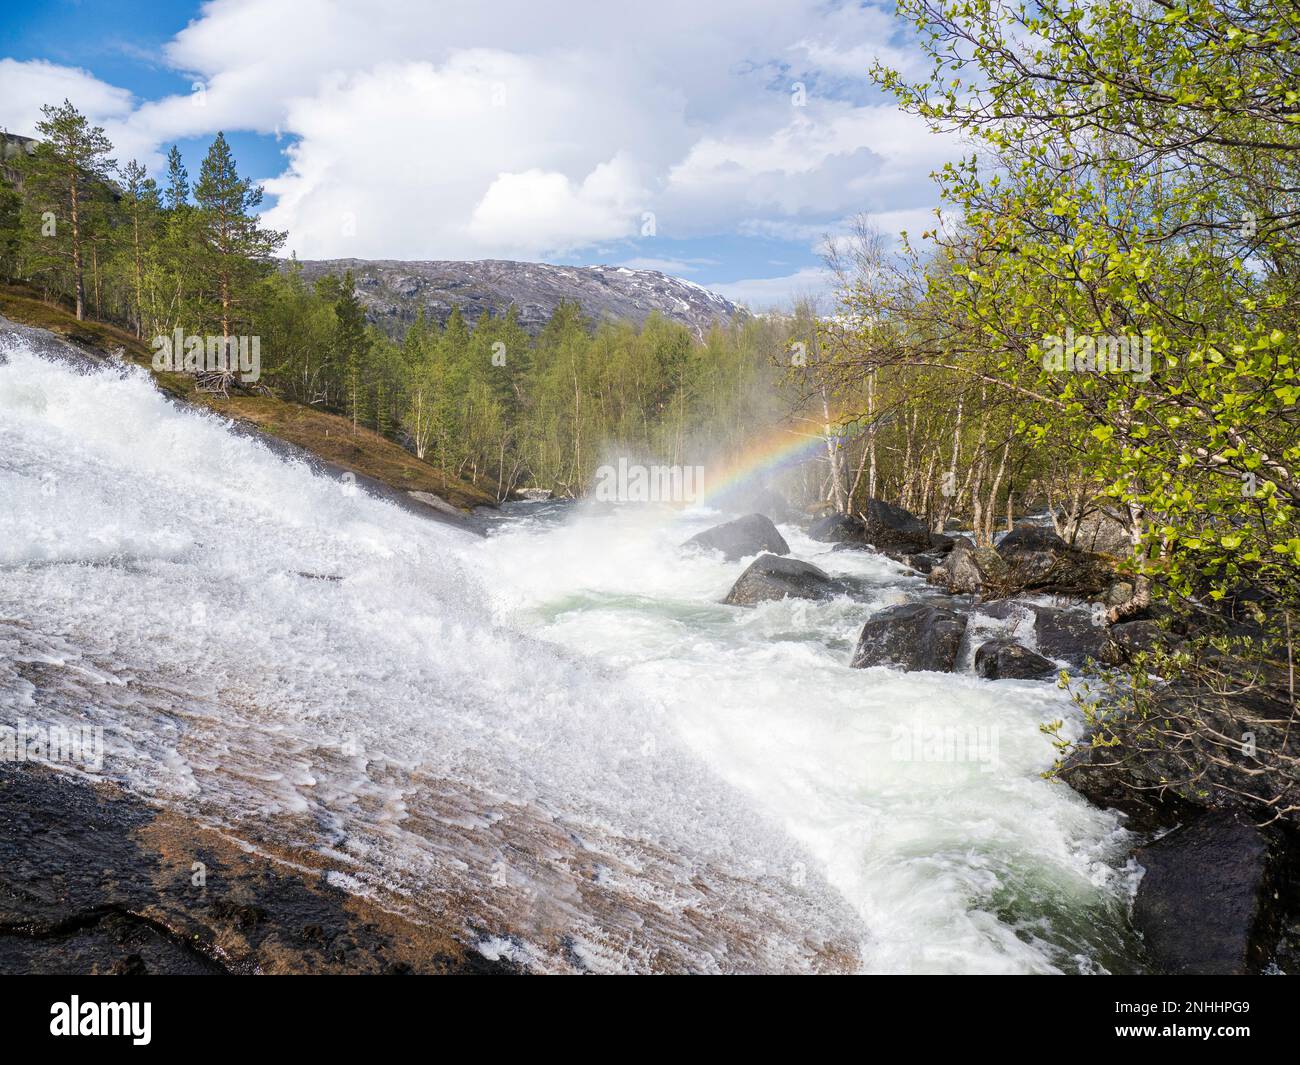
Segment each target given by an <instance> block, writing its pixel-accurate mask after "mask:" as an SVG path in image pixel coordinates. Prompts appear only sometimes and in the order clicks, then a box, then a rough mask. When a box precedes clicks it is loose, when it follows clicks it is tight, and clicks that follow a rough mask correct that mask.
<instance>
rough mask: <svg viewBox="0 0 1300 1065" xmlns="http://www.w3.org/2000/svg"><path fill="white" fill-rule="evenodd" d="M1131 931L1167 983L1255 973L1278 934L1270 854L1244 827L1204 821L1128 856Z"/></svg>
mask: <svg viewBox="0 0 1300 1065" xmlns="http://www.w3.org/2000/svg"><path fill="white" fill-rule="evenodd" d="M1135 857H1136V858H1137V862H1138V864H1139V865H1140V866H1142V868H1143V869H1145V870H1146V872H1145V873H1144V875H1143V877H1142V880H1141V881H1140V882H1139V884H1138V890H1137V897H1136V898H1135V899H1134V900H1133V927H1134V928H1136V929H1137V930H1138V931H1139V932H1141V933H1142V937H1143V939H1144V940H1145V942H1146V947H1147V955H1148V961H1149V962H1150V964H1151V966H1152V967H1153V968H1154V969H1156V970H1157V971H1159V972H1161V973H1166V974H1170V975H1199V976H1236V975H1242V974H1247V973H1257V972H1259V971H1260V968H1261V967H1262V966H1263V965H1264V964H1265V962H1266V961H1267V960H1268V956H1269V952H1270V949H1271V947H1272V946H1273V944H1274V943H1275V942H1276V940H1277V937H1278V935H1279V933H1280V931H1281V925H1282V913H1281V903H1280V901H1279V895H1280V892H1279V889H1278V883H1277V881H1278V871H1277V870H1278V862H1277V855H1276V850H1275V846H1274V844H1273V841H1272V840H1271V839H1270V837H1268V836H1266V835H1265V833H1264V832H1262V831H1261V830H1260V829H1259V828H1257V827H1256V826H1255V825H1254V824H1253V823H1252V822H1251V821H1250V820H1249V819H1247V818H1245V817H1242V816H1241V815H1240V814H1236V813H1230V812H1226V811H1216V812H1211V813H1207V814H1205V815H1204V816H1202V817H1199V818H1197V819H1196V820H1195V821H1193V822H1192V823H1191V824H1188V825H1185V826H1183V827H1182V828H1177V829H1175V830H1174V831H1173V832H1170V833H1168V834H1167V835H1164V836H1161V837H1160V838H1159V839H1157V840H1155V841H1154V842H1153V843H1149V844H1147V845H1146V846H1145V847H1142V848H1140V849H1139V850H1138V851H1137V854H1136V855H1135Z"/></svg>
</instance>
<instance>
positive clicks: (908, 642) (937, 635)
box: [850, 603, 966, 673]
mask: <svg viewBox="0 0 1300 1065" xmlns="http://www.w3.org/2000/svg"><path fill="white" fill-rule="evenodd" d="M965 632H966V614H965V613H964V612H963V611H960V610H955V609H953V608H952V607H945V606H934V605H930V604H926V603H904V604H902V605H901V606H892V607H889V608H887V609H885V610H882V611H881V612H880V613H879V614H876V615H875V616H874V617H872V618H870V619H869V620H868V621H867V623H866V624H865V625H863V626H862V633H861V635H860V636H859V637H858V645H857V647H856V649H855V650H854V652H853V661H852V662H851V663H850V665H851V666H852V667H853V668H854V669H866V668H868V667H870V666H899V667H900V668H902V669H903V670H905V671H915V670H933V671H936V672H941V673H951V672H952V669H953V666H954V665H955V664H956V662H957V653H958V651H959V650H960V649H961V640H962V636H963V634H964V633H965Z"/></svg>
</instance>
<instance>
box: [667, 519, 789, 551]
mask: <svg viewBox="0 0 1300 1065" xmlns="http://www.w3.org/2000/svg"><path fill="white" fill-rule="evenodd" d="M682 546H683V547H702V548H705V549H706V550H710V551H721V552H722V555H723V557H724V558H726V560H727V561H728V562H734V561H735V560H736V559H738V558H744V557H745V556H747V555H757V554H758V553H759V552H761V551H768V552H770V553H772V554H774V555H788V554H789V553H790V545H789V544H787V543H786V542H785V538H784V537H783V536H782V535H781V534H780V533H779V532H777V528H776V526H775V525H773V524H772V522H771V520H770V519H769V518H766V517H764V516H763V515H762V514H746V515H745V516H744V517H743V518H737V519H736V520H735V521H728V522H724V523H723V524H721V525H715V526H713V528H711V529H705V530H704V532H702V533H696V534H695V535H694V536H692V537H691V538H690V539H689V540H687V541H686V543H684V544H682Z"/></svg>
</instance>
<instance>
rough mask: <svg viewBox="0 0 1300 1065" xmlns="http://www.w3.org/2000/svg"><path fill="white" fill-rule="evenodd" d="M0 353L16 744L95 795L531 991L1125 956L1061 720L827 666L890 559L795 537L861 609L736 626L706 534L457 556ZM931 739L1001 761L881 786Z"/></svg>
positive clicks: (452, 533) (987, 691)
mask: <svg viewBox="0 0 1300 1065" xmlns="http://www.w3.org/2000/svg"><path fill="white" fill-rule="evenodd" d="M2 358H3V362H0V721H2V722H4V723H7V724H14V723H15V722H16V721H17V720H18V719H25V720H27V721H29V722H39V723H42V724H58V723H66V724H84V723H87V722H89V723H92V724H101V725H103V726H104V729H105V743H106V756H105V762H104V767H103V770H102V773H103V775H104V776H107V777H109V778H111V779H114V780H117V781H119V782H121V783H123V784H124V785H126V786H127V787H130V788H132V789H133V790H135V791H136V792H138V793H140V794H142V795H144V796H147V797H149V798H151V799H152V800H153V801H157V802H162V803H165V804H168V805H172V806H175V807H178V808H180V809H182V810H184V811H186V812H188V813H190V814H192V815H194V816H196V817H200V818H202V819H204V820H206V821H209V822H212V823H216V824H219V825H221V826H223V827H224V828H226V829H227V830H228V831H231V832H234V833H236V834H238V835H240V836H241V838H245V839H247V840H249V841H250V842H253V843H255V844H266V845H268V846H271V847H274V848H277V849H290V848H303V849H307V850H311V851H313V852H315V853H316V854H317V855H318V856H320V857H322V858H323V859H327V860H328V861H329V862H330V863H333V864H334V865H335V866H336V868H335V870H334V873H333V874H332V875H333V876H334V878H335V882H337V883H340V884H344V885H346V886H347V887H348V889H350V890H357V891H363V892H366V893H370V894H373V895H375V896H377V897H381V898H383V899H384V900H386V901H388V902H389V903H391V904H393V905H395V906H397V907H399V908H405V909H409V910H410V911H411V912H412V913H413V914H415V915H417V916H418V915H419V914H420V913H422V912H427V913H438V914H442V915H444V916H445V915H446V914H447V913H448V912H451V913H453V914H456V915H459V920H460V922H461V925H462V927H463V929H464V934H465V935H466V936H467V937H469V938H471V939H474V940H475V941H477V942H479V943H480V944H481V946H482V949H483V950H484V951H485V952H486V953H488V954H490V955H491V956H495V957H511V958H515V959H516V960H520V961H523V962H526V963H528V964H532V965H535V966H537V967H540V968H550V969H583V970H595V971H619V970H629V969H631V970H682V969H690V970H701V971H729V970H769V969H780V970H789V971H807V970H814V971H822V970H835V969H844V968H865V969H874V970H889V971H897V970H908V971H932V970H933V971H1046V970H1051V969H1067V970H1069V969H1090V968H1096V967H1109V968H1114V967H1116V965H1117V964H1118V965H1122V964H1123V961H1124V956H1125V947H1124V944H1123V943H1122V941H1121V938H1120V936H1119V933H1118V931H1117V929H1118V928H1119V926H1120V924H1121V921H1120V914H1121V913H1122V905H1123V897H1124V883H1123V875H1122V873H1121V872H1118V871H1116V869H1115V867H1114V865H1113V863H1114V862H1116V861H1118V860H1119V857H1120V855H1121V853H1122V840H1121V839H1120V835H1119V831H1118V828H1117V826H1116V824H1115V822H1114V820H1113V819H1112V818H1111V817H1109V816H1108V815H1105V814H1102V813H1100V812H1098V811H1095V810H1093V809H1091V808H1090V807H1088V806H1087V805H1086V804H1084V803H1083V802H1081V801H1080V800H1078V799H1077V798H1075V797H1074V796H1073V795H1072V794H1071V793H1069V792H1068V791H1067V790H1066V789H1065V788H1063V787H1060V786H1057V785H1053V784H1049V783H1048V782H1045V781H1043V780H1041V779H1039V777H1038V772H1039V771H1040V770H1041V769H1042V768H1043V767H1044V766H1045V765H1047V764H1048V763H1049V762H1050V757H1051V749H1050V745H1049V744H1048V743H1047V741H1046V740H1045V739H1044V738H1043V737H1042V736H1041V735H1040V734H1039V733H1038V731H1037V724H1038V722H1039V721H1041V720H1043V719H1045V718H1048V717H1055V716H1059V715H1061V714H1063V713H1066V712H1068V708H1067V707H1066V706H1065V705H1064V703H1063V700H1062V697H1061V696H1060V694H1059V693H1057V692H1055V691H1054V690H1053V689H1052V688H1051V687H1050V686H1047V685H1041V684H1027V683H1006V682H1002V683H999V684H997V685H992V684H989V683H986V682H982V681H978V680H976V679H974V678H973V677H969V676H934V675H903V674H899V673H896V672H893V671H889V670H867V671H855V670H849V669H847V668H845V663H846V662H847V658H848V653H849V650H850V648H851V645H852V640H853V637H854V635H855V629H856V628H857V627H858V626H859V625H860V624H861V621H862V619H863V618H864V617H866V616H868V615H869V614H870V612H871V611H872V610H874V609H878V608H879V607H880V606H881V605H884V604H886V603H889V602H896V601H900V600H901V599H903V598H906V597H908V596H910V595H913V594H916V593H917V590H918V589H917V584H916V582H915V581H914V580H912V579H910V578H908V577H906V576H904V575H903V573H902V571H901V570H900V569H899V568H898V567H896V566H894V565H893V564H892V563H887V562H883V561H880V560H878V559H876V558H873V557H867V556H860V555H855V554H847V553H842V554H837V555H830V554H828V553H825V550H824V545H816V544H812V543H811V542H810V541H807V540H806V539H805V538H803V537H802V536H801V535H800V534H799V533H798V532H797V531H796V530H793V529H790V530H783V531H785V532H786V535H787V538H788V539H789V540H790V542H791V546H792V548H793V549H794V553H795V554H796V556H798V557H801V558H807V559H809V560H811V561H814V562H817V563H818V564H819V565H822V566H823V567H824V568H827V569H830V570H832V571H834V572H837V573H845V574H851V575H853V576H855V577H857V578H858V579H859V586H860V587H861V588H862V589H863V592H862V594H861V595H860V596H858V597H857V598H855V599H852V600H850V599H848V598H842V599H839V600H836V601H833V602H830V603H819V604H805V603H796V602H784V603H775V604H768V605H766V606H763V607H760V608H758V609H756V610H734V609H732V608H728V607H724V606H721V605H719V604H718V603H717V600H718V599H720V598H721V597H722V595H723V594H724V593H725V592H726V589H727V587H728V586H729V584H730V582H731V581H732V580H734V578H735V576H736V575H737V574H738V573H739V571H740V569H741V566H740V565H738V564H727V563H723V562H721V561H718V560H716V559H713V558H710V557H706V556H694V557H681V556H680V555H679V554H678V553H677V552H676V550H675V546H676V544H677V543H678V542H679V541H680V540H682V539H685V537H686V536H687V535H689V534H690V533H691V532H693V531H696V530H697V529H699V528H703V527H704V526H705V525H707V524H708V523H709V520H710V518H711V516H710V515H707V514H695V515H690V514H688V515H663V514H654V513H650V512H645V511H641V512H636V513H633V512H630V511H622V512H620V511H613V512H590V513H585V512H583V513H578V514H576V515H575V517H574V518H573V519H572V520H570V521H568V522H565V523H563V524H560V525H555V524H553V523H552V524H543V523H540V522H529V521H524V522H520V523H517V524H514V525H508V526H506V527H505V529H504V531H502V532H500V533H499V534H498V535H495V536H493V537H492V538H491V539H489V540H487V541H482V540H476V539H474V538H472V537H469V536H468V535H466V534H463V533H460V532H459V531H457V530H454V529H449V528H446V527H442V526H439V525H437V524H435V523H432V522H428V521H424V520H422V519H420V518H419V517H417V516H415V515H412V514H408V513H406V512H404V511H402V510H400V509H398V508H396V507H393V506H391V505H388V504H386V503H383V502H380V501H377V500H374V499H371V498H368V497H367V496H365V495H364V494H363V493H359V492H356V491H355V490H354V489H353V488H352V486H350V485H348V484H345V483H340V482H338V481H335V480H332V479H330V478H328V477H322V476H316V475H313V474H312V473H311V472H310V471H309V470H307V469H306V468H305V467H303V466H301V465H299V464H295V463H291V462H285V461H283V460H282V459H280V458H278V457H276V456H275V455H273V454H272V453H271V452H270V451H269V450H267V449H266V448H265V447H263V446H262V445H260V444H258V443H257V442H255V441H253V440H250V439H247V438H245V437H242V436H237V435H235V434H232V433H231V432H229V430H228V427H227V425H226V424H225V423H223V422H222V421H221V420H220V419H218V418H215V417H212V416H207V415H200V414H197V413H194V412H192V411H186V410H182V409H179V408H177V407H175V406H173V405H171V404H170V403H168V402H167V401H165V400H164V399H163V397H162V396H161V395H160V394H159V393H158V392H157V391H156V390H155V389H154V388H153V387H152V384H151V383H150V381H149V380H148V378H147V376H146V375H145V374H143V373H141V372H139V371H134V370H125V369H109V370H103V371H99V372H94V373H85V372H79V371H78V370H76V369H75V368H73V367H71V366H68V365H64V364H61V363H56V362H52V361H48V360H46V359H43V358H41V357H39V356H37V355H35V354H34V353H32V352H31V351H30V350H29V349H27V348H26V347H25V346H24V345H23V344H22V343H21V342H17V343H11V345H10V349H9V350H8V352H7V353H6V354H5V355H4V356H3V357H2ZM922 718H923V719H924V721H925V722H926V723H927V724H932V725H933V726H935V727H938V728H940V729H942V728H943V727H946V726H949V725H953V726H957V725H962V726H964V725H967V724H969V723H971V722H977V723H979V724H981V725H982V726H986V727H988V728H991V727H993V726H996V727H997V736H998V742H997V744H996V764H995V765H991V764H990V760H989V759H988V758H985V759H984V761H983V762H975V761H971V762H932V761H924V760H911V761H908V760H900V759H899V758H898V757H897V756H896V755H897V747H898V736H897V735H896V732H897V729H898V728H899V727H900V726H903V725H910V726H915V725H916V724H917V723H918V720H920V719H922ZM891 750H892V751H894V754H892V755H891ZM987 753H988V752H987V751H986V752H985V754H987Z"/></svg>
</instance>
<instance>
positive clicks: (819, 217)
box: [0, 0, 954, 308]
mask: <svg viewBox="0 0 1300 1065" xmlns="http://www.w3.org/2000/svg"><path fill="white" fill-rule="evenodd" d="M618 8H619V5H613V4H610V3H608V2H606V0H602V2H595V0H568V2H566V3H565V4H563V5H560V6H551V5H539V4H536V3H525V2H522V0H483V2H479V3H472V4H471V3H465V2H462V0H438V2H433V3H429V2H423V3H419V2H403V0H373V2H370V3H359V2H348V3H342V2H336V0H215V2H211V3H206V4H188V3H163V2H158V0H136V2H129V3H128V2H125V0H104V2H93V0H86V2H82V3H70V2H67V0H55V2H52V3H44V4H35V5H27V6H24V7H21V8H20V7H18V6H15V5H9V6H8V7H7V8H6V9H5V10H4V12H3V13H0V126H3V128H5V129H8V130H9V131H11V132H14V133H23V134H30V133H31V132H32V126H33V125H34V123H35V121H36V120H37V118H38V117H39V106H40V104H41V103H45V102H58V101H59V100H61V99H62V98H63V97H64V96H67V97H69V98H71V99H72V101H73V102H74V103H75V104H76V105H77V106H78V107H79V108H81V109H82V110H83V111H85V112H86V113H87V114H89V115H91V117H92V118H94V119H95V121H97V122H99V123H100V124H102V125H104V127H105V128H106V129H107V131H108V132H109V135H110V136H111V137H112V138H113V140H114V142H115V144H117V145H118V154H119V156H120V157H121V159H122V160H125V159H126V158H131V157H136V158H140V159H142V160H143V161H145V162H146V163H147V164H148V165H149V166H150V167H151V168H152V169H154V171H155V172H157V170H158V169H159V167H160V165H161V161H162V158H163V155H164V154H165V152H166V149H167V146H168V145H170V144H172V143H176V144H178V145H180V147H181V150H182V152H183V154H184V156H185V158H186V162H187V164H188V166H189V168H190V171H191V173H192V174H195V173H197V171H198V167H199V162H200V160H201V159H202V155H203V152H204V151H205V149H206V147H207V144H208V143H209V142H210V140H211V138H212V136H213V134H214V133H215V132H216V131H217V130H218V129H221V130H224V131H225V133H226V136H227V138H228V139H229V140H230V141H231V143H232V145H233V146H234V148H235V152H236V157H237V158H238V160H239V163H240V167H241V170H242V171H244V172H245V173H248V174H251V175H252V176H254V177H255V178H257V179H258V180H259V181H263V182H264V183H265V184H266V187H267V199H266V204H265V215H266V219H267V221H268V223H269V224H272V225H274V226H276V227H277V228H280V229H284V230H286V231H287V232H288V233H289V240H288V244H287V246H286V247H287V248H292V249H294V250H295V251H296V252H297V254H298V255H299V256H300V257H302V258H323V257H338V256H349V255H353V256H357V257H361V258H393V259H421V258H422V259H466V258H518V259H532V260H544V261H550V262H562V263H576V264H584V263H619V264H626V265H630V266H639V267H645V268H652V269H661V270H663V271H664V272H666V273H671V274H675V275H676V276H680V277H683V278H686V279H687V280H690V281H694V282H696V283H697V284H701V285H704V286H706V287H709V288H713V289H716V290H717V291H720V292H722V293H724V294H726V295H728V296H731V297H732V298H736V299H740V300H743V301H745V302H747V303H749V304H750V305H751V306H755V307H759V308H761V307H767V306H779V305H782V304H784V303H786V302H788V301H789V300H790V299H791V298H792V297H794V296H798V295H804V294H816V293H819V292H824V291H825V290H826V279H825V277H824V274H823V273H822V272H821V269H820V267H821V245H822V240H823V238H824V237H825V236H826V235H830V236H831V237H832V239H834V238H835V237H836V236H837V235H839V234H842V233H843V232H844V231H845V229H846V228H847V226H848V224H849V221H850V219H851V218H852V217H853V216H854V215H857V214H860V213H862V214H867V215H868V216H870V217H871V219H872V221H873V224H875V225H876V226H877V227H878V228H879V229H880V230H882V231H883V232H885V233H895V232H897V231H898V230H899V229H902V228H906V229H908V230H909V231H912V232H916V231H919V230H920V229H921V228H922V227H923V226H926V225H927V224H928V223H929V221H930V219H931V218H932V216H931V214H930V211H931V210H932V208H933V206H934V204H935V202H936V199H937V197H936V195H935V192H934V188H933V185H932V183H931V182H930V180H929V176H928V175H929V174H930V172H931V171H933V170H934V169H935V168H937V167H938V166H939V165H940V163H941V162H942V161H943V160H944V159H945V158H948V157H951V156H952V155H953V154H954V147H953V146H952V145H951V144H948V143H945V142H944V141H943V140H942V139H941V138H939V137H936V136H933V135H931V134H929V133H927V131H925V130H924V129H923V128H922V127H921V126H920V125H919V124H918V123H917V122H916V121H915V120H913V119H911V118H909V117H908V116H903V115H900V114H899V113H898V112H897V110H896V109H895V108H894V107H893V106H892V104H891V103H890V101H888V100H887V99H885V98H883V97H882V96H881V95H880V94H879V93H878V92H877V91H876V90H875V89H874V88H873V87H872V85H871V82H870V79H869V77H868V70H869V68H870V65H871V63H872V62H873V61H874V60H875V59H876V58H880V59H881V60H883V61H884V62H886V63H889V64H890V65H893V66H896V67H902V68H903V69H905V70H914V69H917V62H918V60H917V57H916V54H915V51H914V49H913V48H912V47H911V46H910V42H909V41H908V39H907V37H906V28H905V27H904V26H902V25H901V24H898V23H897V22H895V20H894V19H893V18H892V16H891V15H890V13H889V12H888V11H887V10H885V9H884V8H882V7H880V6H877V5H872V4H855V3H833V2H830V3H828V2H824V0H714V2H712V3H710V4H708V5H702V4H699V3H698V2H696V0H692V2H685V0H661V2H659V3H657V4H656V5H655V7H654V10H653V12H651V13H649V14H647V13H645V12H644V9H642V10H641V11H640V12H633V11H631V10H630V9H629V10H618Z"/></svg>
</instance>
